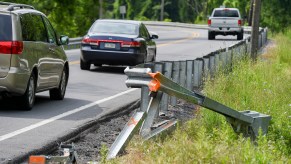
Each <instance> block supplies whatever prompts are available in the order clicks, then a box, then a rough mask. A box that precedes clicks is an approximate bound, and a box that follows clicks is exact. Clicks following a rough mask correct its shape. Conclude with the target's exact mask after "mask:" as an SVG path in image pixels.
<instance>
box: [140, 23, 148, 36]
mask: <svg viewBox="0 0 291 164" xmlns="http://www.w3.org/2000/svg"><path fill="white" fill-rule="evenodd" d="M139 31H140V35H141V37H143V38H145V39H150V36H149V33H148V31H147V29H146V28H145V26H144V25H143V24H141V26H140V30H139Z"/></svg>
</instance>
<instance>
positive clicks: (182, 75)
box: [179, 61, 187, 87]
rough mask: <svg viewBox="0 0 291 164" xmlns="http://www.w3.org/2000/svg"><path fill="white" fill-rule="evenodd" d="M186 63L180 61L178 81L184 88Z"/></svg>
mask: <svg viewBox="0 0 291 164" xmlns="http://www.w3.org/2000/svg"><path fill="white" fill-rule="evenodd" d="M186 67H187V66H186V61H180V75H179V76H180V80H179V84H180V85H181V86H183V87H185V86H186Z"/></svg>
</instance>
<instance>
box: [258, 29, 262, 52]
mask: <svg viewBox="0 0 291 164" xmlns="http://www.w3.org/2000/svg"><path fill="white" fill-rule="evenodd" d="M261 45H262V33H261V32H260V33H259V42H258V49H260V48H261Z"/></svg>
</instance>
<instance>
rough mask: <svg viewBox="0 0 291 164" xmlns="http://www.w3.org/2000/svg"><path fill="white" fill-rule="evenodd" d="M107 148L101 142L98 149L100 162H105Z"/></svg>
mask: <svg viewBox="0 0 291 164" xmlns="http://www.w3.org/2000/svg"><path fill="white" fill-rule="evenodd" d="M108 151H109V150H108V148H107V146H106V145H105V144H102V146H101V150H100V156H101V160H100V163H107V155H108Z"/></svg>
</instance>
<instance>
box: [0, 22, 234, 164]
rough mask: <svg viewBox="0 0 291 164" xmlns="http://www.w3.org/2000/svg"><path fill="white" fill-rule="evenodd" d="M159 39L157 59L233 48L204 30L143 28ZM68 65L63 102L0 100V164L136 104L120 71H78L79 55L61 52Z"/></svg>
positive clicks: (136, 94) (229, 41)
mask: <svg viewBox="0 0 291 164" xmlns="http://www.w3.org/2000/svg"><path fill="white" fill-rule="evenodd" d="M148 29H149V30H150V31H154V32H156V33H158V34H159V39H158V40H157V41H156V43H157V46H158V49H157V60H158V61H167V60H171V61H173V60H186V59H192V60H193V59H195V58H197V57H202V56H203V55H205V54H207V53H209V52H212V51H214V50H217V49H219V48H224V47H226V46H229V45H232V44H235V43H236V42H237V41H236V37H235V36H233V37H232V36H228V37H222V36H218V37H217V40H212V41H209V40H207V31H206V30H197V29H190V28H178V27H162V26H149V27H148ZM66 53H67V55H68V57H69V60H70V78H69V83H68V87H67V92H66V96H65V99H64V100H63V101H51V100H50V99H49V94H48V92H44V93H39V94H37V97H36V104H35V106H34V108H33V109H32V110H31V111H22V110H21V109H18V108H17V104H15V103H14V102H13V100H11V101H9V102H4V101H3V100H0V163H6V162H8V161H9V159H14V158H19V157H24V156H25V155H27V153H34V151H36V152H37V151H38V150H39V149H42V148H43V146H44V145H46V144H49V143H53V142H58V141H59V140H60V139H62V137H64V136H65V135H66V134H68V133H71V132H72V131H76V132H77V130H78V129H79V127H81V126H83V125H84V124H86V123H88V122H90V121H91V120H94V119H98V118H99V117H101V116H102V115H106V114H108V113H110V112H113V111H115V110H118V109H119V107H120V106H126V105H127V104H128V103H131V102H134V101H136V100H137V99H138V98H139V96H140V92H139V90H138V89H128V88H126V86H125V84H124V81H125V79H126V76H125V75H124V74H123V70H124V68H125V67H122V66H116V67H110V66H105V67H94V66H93V65H92V66H91V71H82V70H80V67H79V57H80V50H68V51H66Z"/></svg>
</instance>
